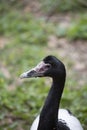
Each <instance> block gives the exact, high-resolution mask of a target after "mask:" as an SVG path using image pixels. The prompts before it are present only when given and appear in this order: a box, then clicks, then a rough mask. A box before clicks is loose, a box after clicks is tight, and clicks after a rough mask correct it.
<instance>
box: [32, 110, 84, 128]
mask: <svg viewBox="0 0 87 130" xmlns="http://www.w3.org/2000/svg"><path fill="white" fill-rule="evenodd" d="M58 119H59V120H61V121H62V122H65V123H66V124H67V126H68V127H69V128H70V130H83V128H82V126H81V124H80V122H79V120H78V119H77V118H76V117H75V116H73V115H71V114H70V113H69V112H68V111H67V110H66V109H59V117H58ZM38 123H39V116H37V117H36V119H35V120H34V122H33V124H32V126H31V129H30V130H37V128H38Z"/></svg>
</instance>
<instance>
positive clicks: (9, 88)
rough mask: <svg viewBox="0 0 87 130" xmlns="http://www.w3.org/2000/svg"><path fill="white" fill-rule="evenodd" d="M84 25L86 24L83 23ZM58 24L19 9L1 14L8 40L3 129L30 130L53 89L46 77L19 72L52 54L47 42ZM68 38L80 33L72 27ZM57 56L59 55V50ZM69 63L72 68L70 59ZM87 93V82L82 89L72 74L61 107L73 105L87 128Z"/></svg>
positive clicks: (1, 92) (2, 52) (0, 100)
mask: <svg viewBox="0 0 87 130" xmlns="http://www.w3.org/2000/svg"><path fill="white" fill-rule="evenodd" d="M76 24H77V23H76ZM80 25H81V26H83V24H82V23H80ZM55 26H56V25H53V24H51V23H46V22H45V21H44V20H42V19H40V20H37V19H34V17H33V16H32V15H25V16H24V15H22V14H20V12H17V11H15V12H7V13H5V14H3V17H2V14H1V15H0V35H1V37H3V38H4V39H7V40H6V45H5V46H4V47H3V48H0V60H1V63H0V66H1V68H2V69H1V71H0V113H1V114H0V130H15V129H16V130H19V129H23V130H25V129H27V130H28V129H29V128H30V125H31V123H32V121H33V119H34V118H35V117H36V115H37V114H38V113H39V111H40V109H41V106H42V105H43V101H44V100H45V98H46V95H47V93H48V91H49V86H50V85H49V83H48V81H49V80H48V79H47V80H46V79H44V78H43V79H31V80H23V81H21V80H20V79H19V75H20V74H21V73H22V72H24V71H26V70H27V69H30V68H31V67H32V66H34V65H36V64H37V63H38V62H39V61H40V60H42V58H43V57H44V56H46V55H47V54H48V52H47V51H46V49H47V46H46V45H47V41H48V37H49V35H50V34H53V33H54V34H55V35H56V31H55ZM81 26H79V28H80V27H81ZM85 26H86V25H85ZM78 30H79V29H78ZM69 31H70V30H69ZM76 31H77V30H76ZM78 34H79V33H78ZM61 35H62V33H61ZM73 35H74V34H73ZM68 37H70V38H72V37H73V38H72V39H74V37H77V36H76V35H75V36H72V29H71V35H70V33H69V34H68ZM78 38H79V37H78ZM55 55H56V56H57V57H58V55H57V54H56V52H55ZM65 62H67V66H68V68H69V69H70V67H71V64H70V61H67V60H66V61H65ZM3 69H4V70H5V71H3ZM7 72H8V74H9V76H8V74H7ZM72 73H73V72H72ZM46 81H47V82H46ZM70 86H71V87H70ZM72 86H74V87H72ZM42 88H43V89H42ZM71 91H72V92H71ZM86 92H87V85H86V84H84V85H83V87H81V88H80V87H79V85H78V82H76V81H75V78H74V76H73V74H72V75H71V76H70V77H68V78H67V82H66V88H65V90H64V94H63V98H62V101H61V107H65V108H70V109H71V110H72V112H73V113H74V114H76V115H77V117H78V118H79V119H80V120H81V123H82V125H83V127H84V129H85V130H86V129H87V126H86V124H87V119H86V113H87V107H86V105H85V104H87V94H86ZM82 99H83V100H82Z"/></svg>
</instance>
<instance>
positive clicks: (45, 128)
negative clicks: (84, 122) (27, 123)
mask: <svg viewBox="0 0 87 130" xmlns="http://www.w3.org/2000/svg"><path fill="white" fill-rule="evenodd" d="M20 77H21V78H32V77H50V78H52V85H51V88H50V91H49V93H48V96H47V98H46V101H45V103H44V105H43V108H42V110H41V112H40V115H39V116H37V117H36V119H35V120H34V122H33V124H32V126H31V129H30V130H83V128H82V126H81V124H80V122H79V120H78V119H77V118H76V117H75V116H73V115H72V113H71V112H70V111H69V110H66V109H59V105H60V100H61V96H62V93H63V89H64V85H65V80H66V69H65V66H64V64H63V63H62V62H61V61H60V60H59V59H57V58H56V57H55V56H51V55H49V56H46V57H45V58H44V59H43V60H42V61H41V62H40V63H39V64H38V65H37V66H36V67H34V68H32V69H31V70H29V71H27V72H25V73H23V74H21V76H20Z"/></svg>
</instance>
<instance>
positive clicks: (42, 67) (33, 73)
mask: <svg viewBox="0 0 87 130" xmlns="http://www.w3.org/2000/svg"><path fill="white" fill-rule="evenodd" d="M49 67H50V64H46V63H44V62H43V61H41V62H40V63H39V64H38V65H37V66H36V67H34V68H32V69H31V70H29V71H27V72H24V73H23V74H21V75H20V78H21V79H23V78H32V77H43V76H44V73H45V72H46V70H48V68H49Z"/></svg>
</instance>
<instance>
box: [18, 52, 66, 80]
mask: <svg viewBox="0 0 87 130" xmlns="http://www.w3.org/2000/svg"><path fill="white" fill-rule="evenodd" d="M65 75H66V71H65V66H64V64H63V63H62V62H61V61H60V60H58V59H57V58H56V57H55V56H51V55H50V56H47V57H45V58H44V59H43V60H42V61H41V62H40V63H39V64H38V65H37V66H36V67H34V68H33V69H31V70H30V71H27V72H25V73H23V74H22V75H21V76H20V77H21V78H31V77H45V76H48V77H52V78H62V77H65Z"/></svg>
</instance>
